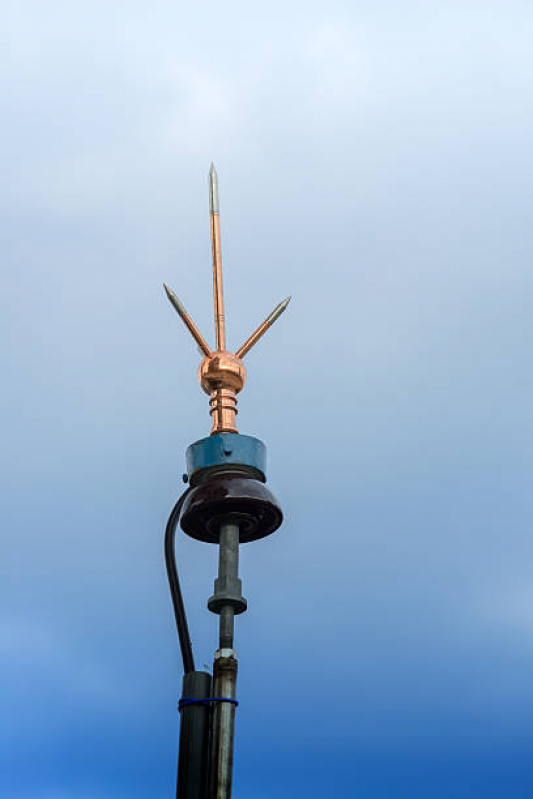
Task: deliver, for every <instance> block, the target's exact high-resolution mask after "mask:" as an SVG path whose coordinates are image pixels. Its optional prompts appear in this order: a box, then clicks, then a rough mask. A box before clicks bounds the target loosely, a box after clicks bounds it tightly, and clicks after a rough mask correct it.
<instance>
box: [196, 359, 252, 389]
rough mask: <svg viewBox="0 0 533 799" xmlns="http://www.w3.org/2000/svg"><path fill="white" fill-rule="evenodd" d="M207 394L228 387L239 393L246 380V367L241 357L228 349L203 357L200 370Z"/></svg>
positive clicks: (201, 380)
mask: <svg viewBox="0 0 533 799" xmlns="http://www.w3.org/2000/svg"><path fill="white" fill-rule="evenodd" d="M198 378H199V380H200V385H201V386H202V388H203V390H204V391H205V393H206V394H212V393H213V392H214V391H217V390H218V389H222V388H226V389H229V390H230V391H234V392H235V394H238V393H239V391H241V390H242V388H243V386H244V384H245V382H246V368H245V366H244V364H243V362H242V360H241V359H240V358H237V356H236V355H234V354H233V353H232V352H228V351H227V350H215V352H213V353H212V355H209V356H207V357H206V358H204V359H203V361H202V363H201V364H200V368H199V370H198Z"/></svg>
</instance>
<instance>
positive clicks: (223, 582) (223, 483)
mask: <svg viewBox="0 0 533 799" xmlns="http://www.w3.org/2000/svg"><path fill="white" fill-rule="evenodd" d="M209 211H210V224H211V247H212V256H213V297H214V317H215V341H216V347H215V349H214V350H213V351H212V350H211V349H210V348H209V345H208V344H207V343H206V341H205V339H204V337H203V336H202V334H201V333H200V331H199V330H198V328H197V327H196V325H195V323H194V322H193V320H192V319H191V317H190V316H189V314H188V313H187V311H186V310H185V308H184V306H183V305H182V303H181V302H180V300H179V299H178V297H177V296H176V295H175V294H174V292H173V291H172V290H171V289H170V288H168V286H166V285H165V291H166V293H167V296H168V298H169V300H170V302H171V303H172V305H173V307H174V308H175V309H176V311H177V312H178V314H179V315H180V317H181V319H182V320H183V322H184V324H185V326H186V327H187V329H188V330H189V332H190V334H191V335H192V337H193V338H194V340H195V342H196V344H197V345H198V347H199V348H200V350H201V352H202V353H203V355H204V359H203V361H202V362H201V364H200V368H199V380H200V385H201V387H202V388H203V390H204V391H205V392H206V393H207V394H208V395H209V404H210V414H211V416H212V428H211V435H210V436H209V437H208V438H203V439H200V440H199V441H196V442H195V443H194V444H191V445H190V446H189V448H188V449H187V476H188V482H189V486H190V487H189V488H188V489H187V491H186V492H185V494H184V495H183V496H182V497H181V498H180V499H179V500H178V502H177V503H176V506H175V507H174V510H173V511H172V513H171V516H170V518H169V522H168V525H167V532H166V536H165V558H166V564H167V572H168V577H169V584H170V591H171V596H172V601H173V604H174V612H175V616H176V624H177V628H178V634H179V640H180V646H181V649H182V655H183V663H184V672H185V674H184V678H183V696H182V699H181V700H180V712H181V725H180V749H179V758H178V783H177V789H176V797H177V799H230V797H231V787H232V772H233V748H234V729H235V709H236V707H237V704H238V702H237V699H236V686H237V653H236V652H235V650H234V648H233V647H234V626H235V624H234V620H235V615H237V614H239V613H243V612H244V611H245V610H246V608H247V603H246V600H245V599H244V597H243V596H242V582H241V580H240V579H239V546H240V544H243V543H246V542H248V541H255V540H257V539H258V538H263V537H264V536H267V535H270V533H273V532H274V531H275V530H276V529H277V528H278V527H279V526H280V524H281V522H282V520H283V516H282V512H281V508H280V507H279V505H278V503H277V501H276V499H275V497H274V496H273V494H272V493H271V492H270V490H269V489H268V488H267V487H266V485H265V483H266V448H265V445H264V444H263V442H262V441H260V440H259V439H257V438H253V437H251V436H245V435H242V434H240V433H239V432H238V430H237V426H236V416H237V412H238V411H237V394H238V393H239V392H240V391H241V390H242V389H243V387H244V384H245V382H246V369H245V366H244V363H243V361H242V358H244V356H245V355H246V354H247V353H248V352H249V351H250V350H251V348H252V347H253V346H254V345H255V344H256V343H257V342H258V341H259V339H260V338H261V337H262V336H263V335H264V334H265V333H266V331H267V330H268V328H269V327H270V326H271V325H272V324H273V323H274V322H275V321H276V319H278V318H279V316H280V315H281V314H282V313H283V311H284V310H285V308H286V307H287V305H288V304H289V301H290V297H288V298H287V299H286V300H284V301H283V302H281V303H280V304H279V305H277V306H276V308H275V309H274V310H273V311H272V313H271V314H270V315H269V316H267V318H266V319H265V320H264V322H262V323H261V324H260V325H259V327H258V328H257V329H256V330H255V331H254V332H253V333H252V335H251V336H249V338H248V339H247V340H246V341H245V342H244V344H242V345H241V347H239V349H237V350H236V352H235V353H233V352H230V351H228V350H227V349H226V328H225V316H224V293H223V286H222V254H221V250H222V248H221V238H220V206H219V197H218V176H217V172H216V169H215V167H214V166H213V164H211V168H210V170H209ZM178 522H179V524H180V526H181V528H182V530H183V531H184V532H185V533H187V535H189V536H191V537H192V538H196V539H198V540H200V541H206V542H209V543H215V544H218V545H219V562H218V576H217V578H216V580H215V586H214V594H213V596H212V597H211V598H210V599H209V601H208V603H207V604H208V608H209V610H211V611H212V612H213V613H216V614H218V616H219V646H218V649H217V651H216V652H215V656H214V664H213V677H212V679H211V675H209V674H208V673H207V672H199V671H195V666H194V657H193V654H192V646H191V642H190V636H189V631H188V627H187V620H186V616H185V609H184V605H183V599H182V596H181V591H180V587H179V580H178V575H177V569H176V562H175V553H174V536H175V530H176V527H177V525H178Z"/></svg>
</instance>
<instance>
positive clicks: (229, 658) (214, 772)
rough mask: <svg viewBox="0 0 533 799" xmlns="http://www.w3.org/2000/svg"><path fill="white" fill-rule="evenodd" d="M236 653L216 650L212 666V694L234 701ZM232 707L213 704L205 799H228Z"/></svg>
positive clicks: (231, 754)
mask: <svg viewBox="0 0 533 799" xmlns="http://www.w3.org/2000/svg"><path fill="white" fill-rule="evenodd" d="M237 669H238V663H237V653H236V652H235V650H233V649H219V650H218V651H217V652H215V660H214V663H213V693H214V695H215V696H219V697H225V698H228V699H235V697H236V688H237ZM234 735H235V705H233V704H231V703H230V702H217V703H216V704H215V708H214V711H213V727H212V736H211V758H210V761H211V762H210V785H209V794H208V795H209V799H230V797H231V786H232V774H233V747H234Z"/></svg>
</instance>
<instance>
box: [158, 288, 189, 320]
mask: <svg viewBox="0 0 533 799" xmlns="http://www.w3.org/2000/svg"><path fill="white" fill-rule="evenodd" d="M163 287H164V289H165V291H166V294H167V297H168V298H169V300H170V302H171V303H172V305H173V306H174V308H175V309H176V311H177V312H178V313H179V315H180V316H181V317H182V318H183V317H184V316H187V311H186V310H185V308H184V306H183V305H182V303H181V302H180V301H179V298H178V297H177V296H176V294H174V292H173V291H172V289H171V288H169V287H168V286H167V284H166V283H163Z"/></svg>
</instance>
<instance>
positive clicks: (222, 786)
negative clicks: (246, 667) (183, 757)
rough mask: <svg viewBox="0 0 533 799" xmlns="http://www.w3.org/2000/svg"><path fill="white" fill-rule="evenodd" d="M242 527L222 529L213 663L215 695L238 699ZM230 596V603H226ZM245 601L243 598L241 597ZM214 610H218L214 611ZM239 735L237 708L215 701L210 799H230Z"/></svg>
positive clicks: (232, 525)
mask: <svg viewBox="0 0 533 799" xmlns="http://www.w3.org/2000/svg"><path fill="white" fill-rule="evenodd" d="M238 574H239V525H238V524H232V523H229V522H228V523H224V524H222V525H221V527H220V551H219V561H218V579H217V580H216V581H215V595H218V602H216V606H217V609H216V611H215V612H217V613H219V615H220V622H219V624H220V627H219V631H220V632H219V635H220V640H219V649H218V650H217V652H215V660H214V663H213V696H215V697H218V698H222V699H235V696H236V685H237V653H236V652H235V650H234V649H233V632H234V617H235V605H234V602H232V599H234V600H235V599H236V598H237V597H238V596H240V586H241V581H240V580H239V578H238ZM224 595H226V597H227V600H228V601H226V602H225V601H224ZM241 601H242V598H241ZM212 609H214V608H212ZM234 734H235V705H234V704H233V703H232V702H215V703H214V710H213V724H212V733H211V758H210V770H209V773H210V784H209V799H230V797H231V782H232V771H233V744H234Z"/></svg>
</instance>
